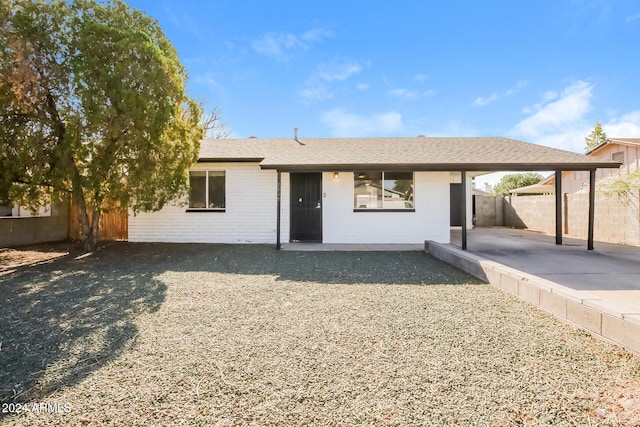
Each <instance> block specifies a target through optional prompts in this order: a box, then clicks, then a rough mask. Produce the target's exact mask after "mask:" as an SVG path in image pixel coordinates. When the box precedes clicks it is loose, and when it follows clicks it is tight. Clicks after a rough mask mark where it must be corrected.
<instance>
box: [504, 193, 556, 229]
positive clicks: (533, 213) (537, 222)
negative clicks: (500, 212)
mask: <svg viewBox="0 0 640 427" xmlns="http://www.w3.org/2000/svg"><path fill="white" fill-rule="evenodd" d="M555 206H556V205H555V196H553V195H546V196H516V197H514V196H509V197H507V198H505V216H504V222H505V224H504V225H505V226H508V227H515V228H528V229H530V230H536V231H542V232H544V233H555V229H556V228H555V227H556V221H555V218H556V208H555Z"/></svg>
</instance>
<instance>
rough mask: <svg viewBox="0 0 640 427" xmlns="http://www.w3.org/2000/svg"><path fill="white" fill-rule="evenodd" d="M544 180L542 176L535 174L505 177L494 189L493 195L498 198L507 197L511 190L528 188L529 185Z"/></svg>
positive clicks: (515, 174)
mask: <svg viewBox="0 0 640 427" xmlns="http://www.w3.org/2000/svg"><path fill="white" fill-rule="evenodd" d="M542 179H543V177H542V175H540V174H539V173H534V172H527V173H514V174H509V175H505V176H503V177H502V179H501V180H500V182H499V183H498V184H496V186H495V187H494V188H493V193H494V194H496V195H498V196H506V195H508V194H509V190H513V189H514V188H520V187H526V186H528V185H535V184H537V183H539V182H540V181H542Z"/></svg>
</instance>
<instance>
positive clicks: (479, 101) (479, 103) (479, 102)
mask: <svg viewBox="0 0 640 427" xmlns="http://www.w3.org/2000/svg"><path fill="white" fill-rule="evenodd" d="M527 84H528V81H526V80H520V81H518V82H517V83H516V86H515V87H514V88H510V89H507V90H506V91H505V92H504V93H496V92H494V93H492V94H491V95H490V96H488V97H482V96H479V97H477V98H476V99H475V101H473V105H475V106H476V107H484V106H486V105H489V104H491V103H492V102H493V101H496V100H498V99H500V98H505V97H507V96H511V95H514V94H515V93H516V92H518V89H521V88H523V87H524V86H526V85H527Z"/></svg>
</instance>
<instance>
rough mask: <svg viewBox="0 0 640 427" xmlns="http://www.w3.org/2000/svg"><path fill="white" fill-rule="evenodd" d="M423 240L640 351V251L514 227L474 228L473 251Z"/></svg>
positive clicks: (443, 255) (432, 249) (439, 253)
mask: <svg viewBox="0 0 640 427" xmlns="http://www.w3.org/2000/svg"><path fill="white" fill-rule="evenodd" d="M451 241H452V244H449V245H446V244H439V243H435V242H425V249H426V250H427V252H429V253H431V254H432V255H434V256H436V257H438V258H440V259H442V260H444V261H447V262H449V263H451V264H454V265H456V266H458V267H459V268H461V269H463V270H465V271H467V272H469V273H471V274H474V275H475V276H477V277H479V278H481V279H483V280H486V281H487V282H489V283H491V284H493V285H495V286H497V287H499V288H500V289H503V290H504V291H506V292H509V293H512V294H514V295H517V296H518V297H519V298H521V299H523V300H525V301H528V302H530V303H532V304H534V305H536V306H538V307H540V308H542V309H544V310H546V311H548V312H550V313H552V314H554V315H555V316H556V317H559V318H561V319H562V320H565V321H568V322H570V323H573V324H575V325H577V326H579V327H581V328H583V329H586V330H588V331H589V332H591V333H593V334H595V335H598V336H600V337H602V338H604V339H606V340H609V341H612V342H615V343H616V344H619V345H621V346H622V347H624V348H626V349H628V350H630V351H633V352H635V353H640V324H639V322H638V319H639V318H640V247H635V246H624V245H612V244H607V243H600V242H596V244H595V250H593V251H588V250H587V245H586V242H585V241H583V240H579V239H571V238H564V239H563V241H564V244H563V245H556V244H555V237H554V236H549V235H545V234H542V233H537V232H531V231H526V230H515V229H510V228H477V229H474V230H469V234H468V246H467V248H468V250H467V251H462V250H461V249H460V247H459V242H460V241H461V238H460V231H458V230H452V236H451Z"/></svg>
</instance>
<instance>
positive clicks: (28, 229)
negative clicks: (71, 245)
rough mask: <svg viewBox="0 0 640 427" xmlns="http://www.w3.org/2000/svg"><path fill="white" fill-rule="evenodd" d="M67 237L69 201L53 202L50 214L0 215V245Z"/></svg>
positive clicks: (56, 239)
mask: <svg viewBox="0 0 640 427" xmlns="http://www.w3.org/2000/svg"><path fill="white" fill-rule="evenodd" d="M68 237H69V202H68V201H67V200H64V201H61V202H56V203H53V204H52V206H51V215H50V216H31V217H0V247H15V246H26V245H33V244H36V243H47V242H59V241H61V240H66V239H67V238H68Z"/></svg>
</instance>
